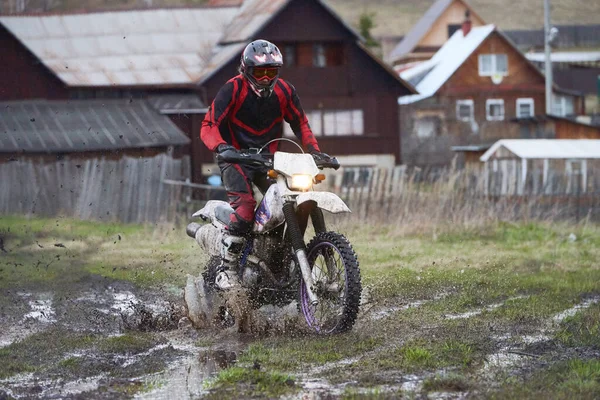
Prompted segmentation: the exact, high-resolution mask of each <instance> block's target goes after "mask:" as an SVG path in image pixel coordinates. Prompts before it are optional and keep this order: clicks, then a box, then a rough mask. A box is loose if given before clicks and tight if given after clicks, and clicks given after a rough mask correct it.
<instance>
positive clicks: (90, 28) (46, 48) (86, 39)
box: [0, 7, 239, 86]
mask: <svg viewBox="0 0 600 400" xmlns="http://www.w3.org/2000/svg"><path fill="white" fill-rule="evenodd" d="M238 11H239V8H237V7H207V8H189V9H156V10H138V11H115V12H99V13H87V14H64V15H39V16H2V17H0V23H2V24H3V25H4V26H5V27H6V28H7V29H8V30H9V31H10V32H11V33H12V34H14V35H15V36H16V37H17V38H18V39H19V40H20V41H21V42H22V43H23V44H24V45H25V46H26V47H27V48H28V49H29V50H30V51H31V52H32V53H33V54H35V55H36V56H37V57H38V58H39V59H40V60H41V61H42V62H43V63H44V64H45V65H46V66H47V67H48V68H50V70H52V71H53V72H54V73H55V74H56V75H57V76H58V77H59V78H60V79H61V80H62V81H63V82H64V83H65V84H67V85H68V86H112V85H120V86H136V85H144V86H152V85H165V84H170V85H186V84H192V83H196V82H198V81H199V80H201V79H202V77H203V76H204V75H206V74H207V73H210V72H211V71H212V69H214V68H215V66H218V65H219V63H220V62H222V58H223V55H222V54H220V52H221V50H227V48H224V49H223V48H221V47H218V46H217V44H218V43H219V41H220V39H221V38H222V36H223V33H224V31H225V28H226V27H227V26H228V25H229V24H230V22H231V21H232V20H233V18H234V17H235V16H236V14H237V13H238Z"/></svg>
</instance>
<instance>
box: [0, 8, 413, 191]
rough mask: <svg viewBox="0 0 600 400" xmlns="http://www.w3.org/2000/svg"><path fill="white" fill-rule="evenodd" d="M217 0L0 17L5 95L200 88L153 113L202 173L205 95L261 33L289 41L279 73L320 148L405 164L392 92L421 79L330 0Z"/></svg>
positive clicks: (112, 94)
mask: <svg viewBox="0 0 600 400" xmlns="http://www.w3.org/2000/svg"><path fill="white" fill-rule="evenodd" d="M216 4H217V5H218V6H215V7H211V6H206V7H196V8H174V9H152V10H135V11H114V12H98V13H75V14H62V15H47V14H40V15H27V16H3V17H1V16H0V23H1V25H2V26H0V42H1V43H2V44H3V49H7V50H6V51H5V60H8V62H5V63H4V64H3V66H2V68H3V73H2V74H0V75H1V76H0V101H6V100H26V99H38V98H41V99H47V100H53V99H78V100H86V99H104V98H125V99H133V100H134V101H135V100H137V99H149V98H153V99H156V98H157V97H161V96H166V95H169V96H171V97H170V98H171V99H173V97H177V96H183V97H186V98H189V97H190V96H195V97H196V100H195V101H193V103H194V105H193V106H192V107H191V108H188V107H187V106H178V107H179V109H172V108H171V109H168V112H166V111H165V110H167V109H163V110H162V111H161V110H158V111H157V112H158V113H159V114H160V115H161V116H163V117H168V118H170V119H171V120H172V121H173V122H174V123H175V124H176V125H177V126H178V127H179V129H180V130H181V131H183V132H184V133H185V134H186V135H187V136H188V137H189V138H190V139H191V141H192V142H191V145H190V149H189V154H190V155H191V160H192V180H193V181H196V182H202V181H203V179H204V178H205V176H206V175H207V174H210V173H214V172H215V164H214V161H213V154H211V153H210V152H209V151H208V150H207V149H206V148H205V147H204V145H203V144H202V143H201V142H200V140H199V131H200V124H201V121H202V119H203V118H204V113H205V112H206V106H207V105H209V104H210V102H211V101H212V99H213V98H214V96H215V95H216V93H217V91H218V90H219V88H220V87H221V86H222V85H223V84H224V83H225V82H226V81H227V80H228V79H229V78H231V77H232V76H234V75H235V74H237V67H238V63H239V58H240V54H241V52H242V50H243V48H244V47H245V45H246V44H247V43H249V42H250V41H251V40H253V39H257V38H263V39H267V40H270V41H272V42H274V43H276V44H277V45H279V46H280V48H281V49H282V51H283V53H284V62H285V67H284V70H283V72H282V76H283V77H284V78H285V79H287V80H289V81H291V82H292V83H293V84H294V85H295V86H296V88H297V90H298V93H299V95H300V98H301V100H302V104H303V107H304V109H305V110H306V111H307V114H308V115H309V122H311V124H312V125H313V129H314V130H315V134H316V136H317V138H318V140H319V142H320V145H321V147H322V149H323V150H324V151H327V152H328V153H331V154H333V155H336V156H342V161H347V162H349V163H351V164H352V165H394V164H397V163H400V154H401V150H400V140H399V136H398V131H399V120H400V116H399V110H398V107H397V98H398V96H402V95H407V94H411V93H415V92H414V89H413V88H412V87H411V86H410V85H409V84H407V83H405V82H404V81H403V80H402V79H401V78H399V77H398V75H397V74H396V73H394V71H393V70H391V69H390V68H389V67H387V66H386V65H385V64H384V63H383V62H381V61H380V60H379V59H377V58H376V57H375V56H373V55H372V54H371V53H370V52H369V51H368V50H367V49H366V48H365V47H364V46H363V44H362V42H363V39H362V38H361V37H360V35H358V34H357V33H356V32H355V31H354V30H353V29H352V28H351V27H350V26H348V25H347V24H346V23H344V21H342V20H341V19H340V18H339V16H338V15H337V14H336V13H335V12H333V11H332V10H331V9H330V8H329V7H328V6H327V5H326V4H325V3H324V2H322V1H320V0H269V1H267V0H246V1H244V2H243V3H241V4H239V2H233V3H231V4H232V5H229V4H230V3H229V2H226V4H225V5H223V4H222V3H221V2H216ZM159 103H160V101H159ZM282 129H283V127H282ZM341 137H342V138H343V140H340V138H341ZM344 157H346V158H345V159H344Z"/></svg>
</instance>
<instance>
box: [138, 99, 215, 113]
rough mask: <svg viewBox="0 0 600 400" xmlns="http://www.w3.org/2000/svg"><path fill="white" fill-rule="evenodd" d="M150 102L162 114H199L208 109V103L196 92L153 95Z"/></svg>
mask: <svg viewBox="0 0 600 400" xmlns="http://www.w3.org/2000/svg"><path fill="white" fill-rule="evenodd" d="M148 102H149V103H150V104H151V105H152V107H154V108H155V109H156V110H158V112H160V113H161V114H197V113H205V112H206V111H207V107H206V105H205V104H204V103H203V102H202V100H200V98H199V97H198V96H196V95H195V94H183V95H182V94H165V95H160V96H151V97H150V98H148Z"/></svg>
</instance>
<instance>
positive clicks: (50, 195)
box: [0, 154, 190, 223]
mask: <svg viewBox="0 0 600 400" xmlns="http://www.w3.org/2000/svg"><path fill="white" fill-rule="evenodd" d="M189 165H190V163H189V157H184V158H182V159H174V158H172V157H171V156H169V155H167V154H161V155H158V156H155V157H149V158H130V157H124V158H122V159H120V160H110V159H106V158H104V157H100V158H91V159H86V160H81V159H64V160H59V161H55V162H51V163H48V162H42V161H39V162H38V161H33V160H18V161H13V162H8V163H5V164H0V214H21V215H39V216H48V217H51V216H57V215H65V216H71V217H76V218H81V219H95V220H109V221H113V220H116V221H121V222H137V223H144V222H151V223H155V222H159V221H170V220H172V219H173V218H174V217H175V214H176V207H177V204H178V202H179V201H180V197H181V188H180V187H178V186H172V185H166V184H165V183H164V182H163V181H164V180H165V179H176V180H181V179H184V178H185V177H188V176H189Z"/></svg>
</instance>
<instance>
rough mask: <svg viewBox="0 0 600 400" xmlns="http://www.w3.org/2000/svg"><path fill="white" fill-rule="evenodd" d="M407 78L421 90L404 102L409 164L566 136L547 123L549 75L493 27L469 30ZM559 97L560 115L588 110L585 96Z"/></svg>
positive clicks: (472, 155) (405, 152)
mask: <svg viewBox="0 0 600 400" xmlns="http://www.w3.org/2000/svg"><path fill="white" fill-rule="evenodd" d="M400 76H401V77H402V78H403V79H405V80H408V81H409V82H410V83H412V84H413V85H414V86H415V88H416V89H417V91H418V92H419V94H418V95H411V96H406V97H402V98H400V99H399V103H400V105H401V108H402V109H403V110H402V128H401V129H402V145H401V146H402V149H403V154H402V159H403V160H404V161H405V162H406V163H408V164H413V165H448V164H450V163H451V162H452V160H453V159H454V157H455V155H456V153H454V152H453V151H452V150H453V149H454V150H455V151H459V152H460V153H462V154H466V156H465V158H466V159H467V161H468V160H469V159H474V160H476V159H477V157H478V156H480V155H481V154H482V153H483V152H484V151H485V150H487V149H488V148H489V147H490V146H491V145H492V144H493V143H494V142H496V141H497V140H500V139H509V138H556V137H561V135H562V136H566V135H567V133H561V129H569V128H564V127H563V125H561V124H560V123H556V122H554V121H550V122H551V123H547V120H548V118H547V117H546V116H545V114H546V113H545V78H544V75H543V74H542V73H541V72H540V71H539V70H538V68H536V67H535V66H534V65H533V64H532V63H531V62H529V61H528V60H527V58H526V57H525V56H524V55H523V54H522V53H521V52H520V51H519V50H518V49H517V48H516V47H515V46H514V45H513V44H512V43H511V42H510V40H508V39H507V38H506V37H505V36H504V35H503V34H502V33H501V32H500V31H499V30H498V29H496V27H495V26H494V25H485V26H481V27H476V28H472V29H471V28H470V26H469V24H465V26H464V27H463V29H461V30H459V31H457V32H455V33H454V35H453V36H452V37H451V38H450V40H448V42H446V44H444V46H442V48H441V49H440V50H439V51H438V52H437V53H436V54H435V55H434V56H433V57H432V58H431V59H430V60H428V61H425V62H422V63H420V64H418V65H416V66H414V67H412V68H409V69H406V70H404V71H403V72H401V74H400ZM554 97H555V100H554V101H555V104H556V105H557V106H560V107H557V109H556V110H555V113H556V116H557V117H571V116H575V115H578V114H581V113H582V112H583V99H582V97H581V95H579V94H577V93H572V92H569V91H565V90H563V89H561V88H559V87H557V86H555V87H554ZM461 161H463V160H461Z"/></svg>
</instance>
